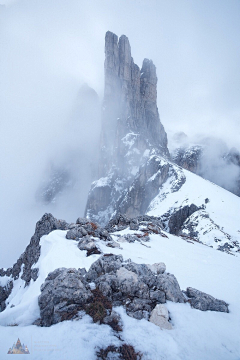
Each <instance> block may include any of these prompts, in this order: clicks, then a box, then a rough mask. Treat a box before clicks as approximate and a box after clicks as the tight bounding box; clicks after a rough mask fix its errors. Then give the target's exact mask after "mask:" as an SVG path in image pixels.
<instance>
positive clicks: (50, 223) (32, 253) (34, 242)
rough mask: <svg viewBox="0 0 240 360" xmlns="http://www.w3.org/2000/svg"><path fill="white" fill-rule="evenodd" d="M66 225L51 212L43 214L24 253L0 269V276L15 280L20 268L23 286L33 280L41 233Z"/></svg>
mask: <svg viewBox="0 0 240 360" xmlns="http://www.w3.org/2000/svg"><path fill="white" fill-rule="evenodd" d="M67 227H68V224H67V223H66V221H64V220H57V219H55V218H54V217H53V216H52V214H44V215H43V217H42V218H41V219H40V220H39V221H38V222H37V224H36V228H35V233H34V235H33V236H32V237H31V240H30V243H29V245H28V246H27V247H26V250H25V251H24V253H23V254H22V255H21V256H20V257H19V259H18V260H17V262H16V263H15V264H14V265H13V267H12V268H9V269H7V270H3V269H0V276H5V275H6V276H12V278H13V279H14V280H16V279H18V277H19V275H20V272H21V269H22V270H23V273H22V276H21V279H23V280H24V281H25V286H27V285H28V284H29V283H30V281H31V279H33V280H34V281H35V280H36V279H37V276H38V269H37V268H32V266H33V265H34V264H36V263H37V261H38V259H39V256H40V245H39V242H40V239H41V237H42V236H43V235H48V234H49V233H50V232H51V231H53V230H57V229H61V230H66V229H67ZM9 291H10V292H9ZM10 293H11V290H9V289H8V296H9V294H10ZM1 308H2V309H3V308H5V305H4V303H3V301H2V303H1Z"/></svg>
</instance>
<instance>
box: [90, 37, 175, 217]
mask: <svg viewBox="0 0 240 360" xmlns="http://www.w3.org/2000/svg"><path fill="white" fill-rule="evenodd" d="M104 67H105V90H104V101H103V113H102V133H101V149H100V162H99V177H100V179H99V180H98V181H95V182H94V183H93V184H92V187H91V190H90V193H89V196H88V201H87V205H86V214H87V215H88V217H90V218H92V219H95V220H97V221H99V222H100V223H106V222H107V221H108V220H109V218H110V217H111V215H112V214H113V212H114V211H115V210H116V209H117V208H118V202H119V200H120V198H121V196H122V195H123V193H124V192H126V191H127V188H128V186H129V185H130V184H131V182H132V180H133V178H134V176H135V175H136V173H137V172H138V169H139V165H141V164H143V163H145V161H146V159H148V158H149V156H150V155H151V154H158V155H164V156H166V157H168V156H169V152H168V149H167V135H166V133H165V131H164V128H163V126H162V124H161V122H160V119H159V114H158V108H157V76H156V68H155V66H154V64H153V62H152V61H151V60H147V59H144V61H143V65H142V68H141V70H140V69H139V67H138V66H137V65H136V64H135V63H134V61H133V58H132V57H131V48H130V44H129V41H128V38H127V37H126V36H124V35H123V36H121V37H120V38H119V40H118V37H117V36H116V35H115V34H113V33H111V32H109V31H108V32H107V33H106V38H105V65H104ZM142 214H144V212H143V211H142V209H140V212H138V214H137V215H142Z"/></svg>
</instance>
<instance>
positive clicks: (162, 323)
mask: <svg viewBox="0 0 240 360" xmlns="http://www.w3.org/2000/svg"><path fill="white" fill-rule="evenodd" d="M149 321H150V322H152V323H153V324H155V325H157V326H159V327H160V328H161V329H167V330H171V329H172V324H171V323H170V322H169V313H168V309H167V308H166V306H165V305H162V304H157V305H156V306H155V308H154V309H153V311H152V312H151V316H150V319H149Z"/></svg>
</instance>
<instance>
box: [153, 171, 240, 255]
mask: <svg viewBox="0 0 240 360" xmlns="http://www.w3.org/2000/svg"><path fill="white" fill-rule="evenodd" d="M174 168H175V170H176V171H177V172H179V173H180V174H181V175H180V176H182V173H183V174H184V176H185V178H186V180H185V182H184V183H183V185H182V186H181V187H180V188H179V189H178V191H171V182H172V178H171V177H169V179H168V180H167V181H166V182H165V183H164V184H163V185H162V187H160V190H159V194H158V195H157V196H156V197H155V198H154V199H153V200H152V201H151V203H150V205H149V207H148V210H147V214H148V215H153V216H163V215H164V214H167V213H168V214H172V213H174V212H176V211H178V209H180V208H183V207H184V206H187V205H188V206H190V205H191V204H194V205H196V206H197V207H199V210H197V211H195V212H194V213H193V214H192V215H190V216H189V217H187V219H186V220H185V221H184V222H183V224H182V226H181V233H180V234H181V235H186V236H189V237H192V238H195V239H198V240H200V241H201V242H203V243H204V244H207V245H209V246H212V247H214V248H218V247H219V246H224V244H226V243H227V244H228V246H230V247H229V249H231V250H232V251H237V250H239V243H240V222H239V219H240V216H239V212H240V198H239V197H237V196H236V195H234V194H232V193H230V192H229V191H227V190H225V189H223V188H221V187H219V186H217V185H215V184H213V183H211V182H210V181H208V180H204V179H203V178H201V177H200V176H198V175H196V174H193V173H191V172H190V171H187V170H185V169H182V168H180V167H177V166H174ZM163 219H164V216H163ZM225 247H226V249H228V247H227V245H225Z"/></svg>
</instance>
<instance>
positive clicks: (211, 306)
mask: <svg viewBox="0 0 240 360" xmlns="http://www.w3.org/2000/svg"><path fill="white" fill-rule="evenodd" d="M186 295H187V297H188V301H189V303H190V305H191V306H192V307H193V308H195V309H198V310H201V311H207V310H211V311H220V312H229V310H228V304H227V303H226V302H225V301H223V300H218V299H215V298H214V297H213V296H211V295H208V294H205V293H204V292H202V291H199V290H196V289H193V288H191V287H189V288H187V291H186Z"/></svg>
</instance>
